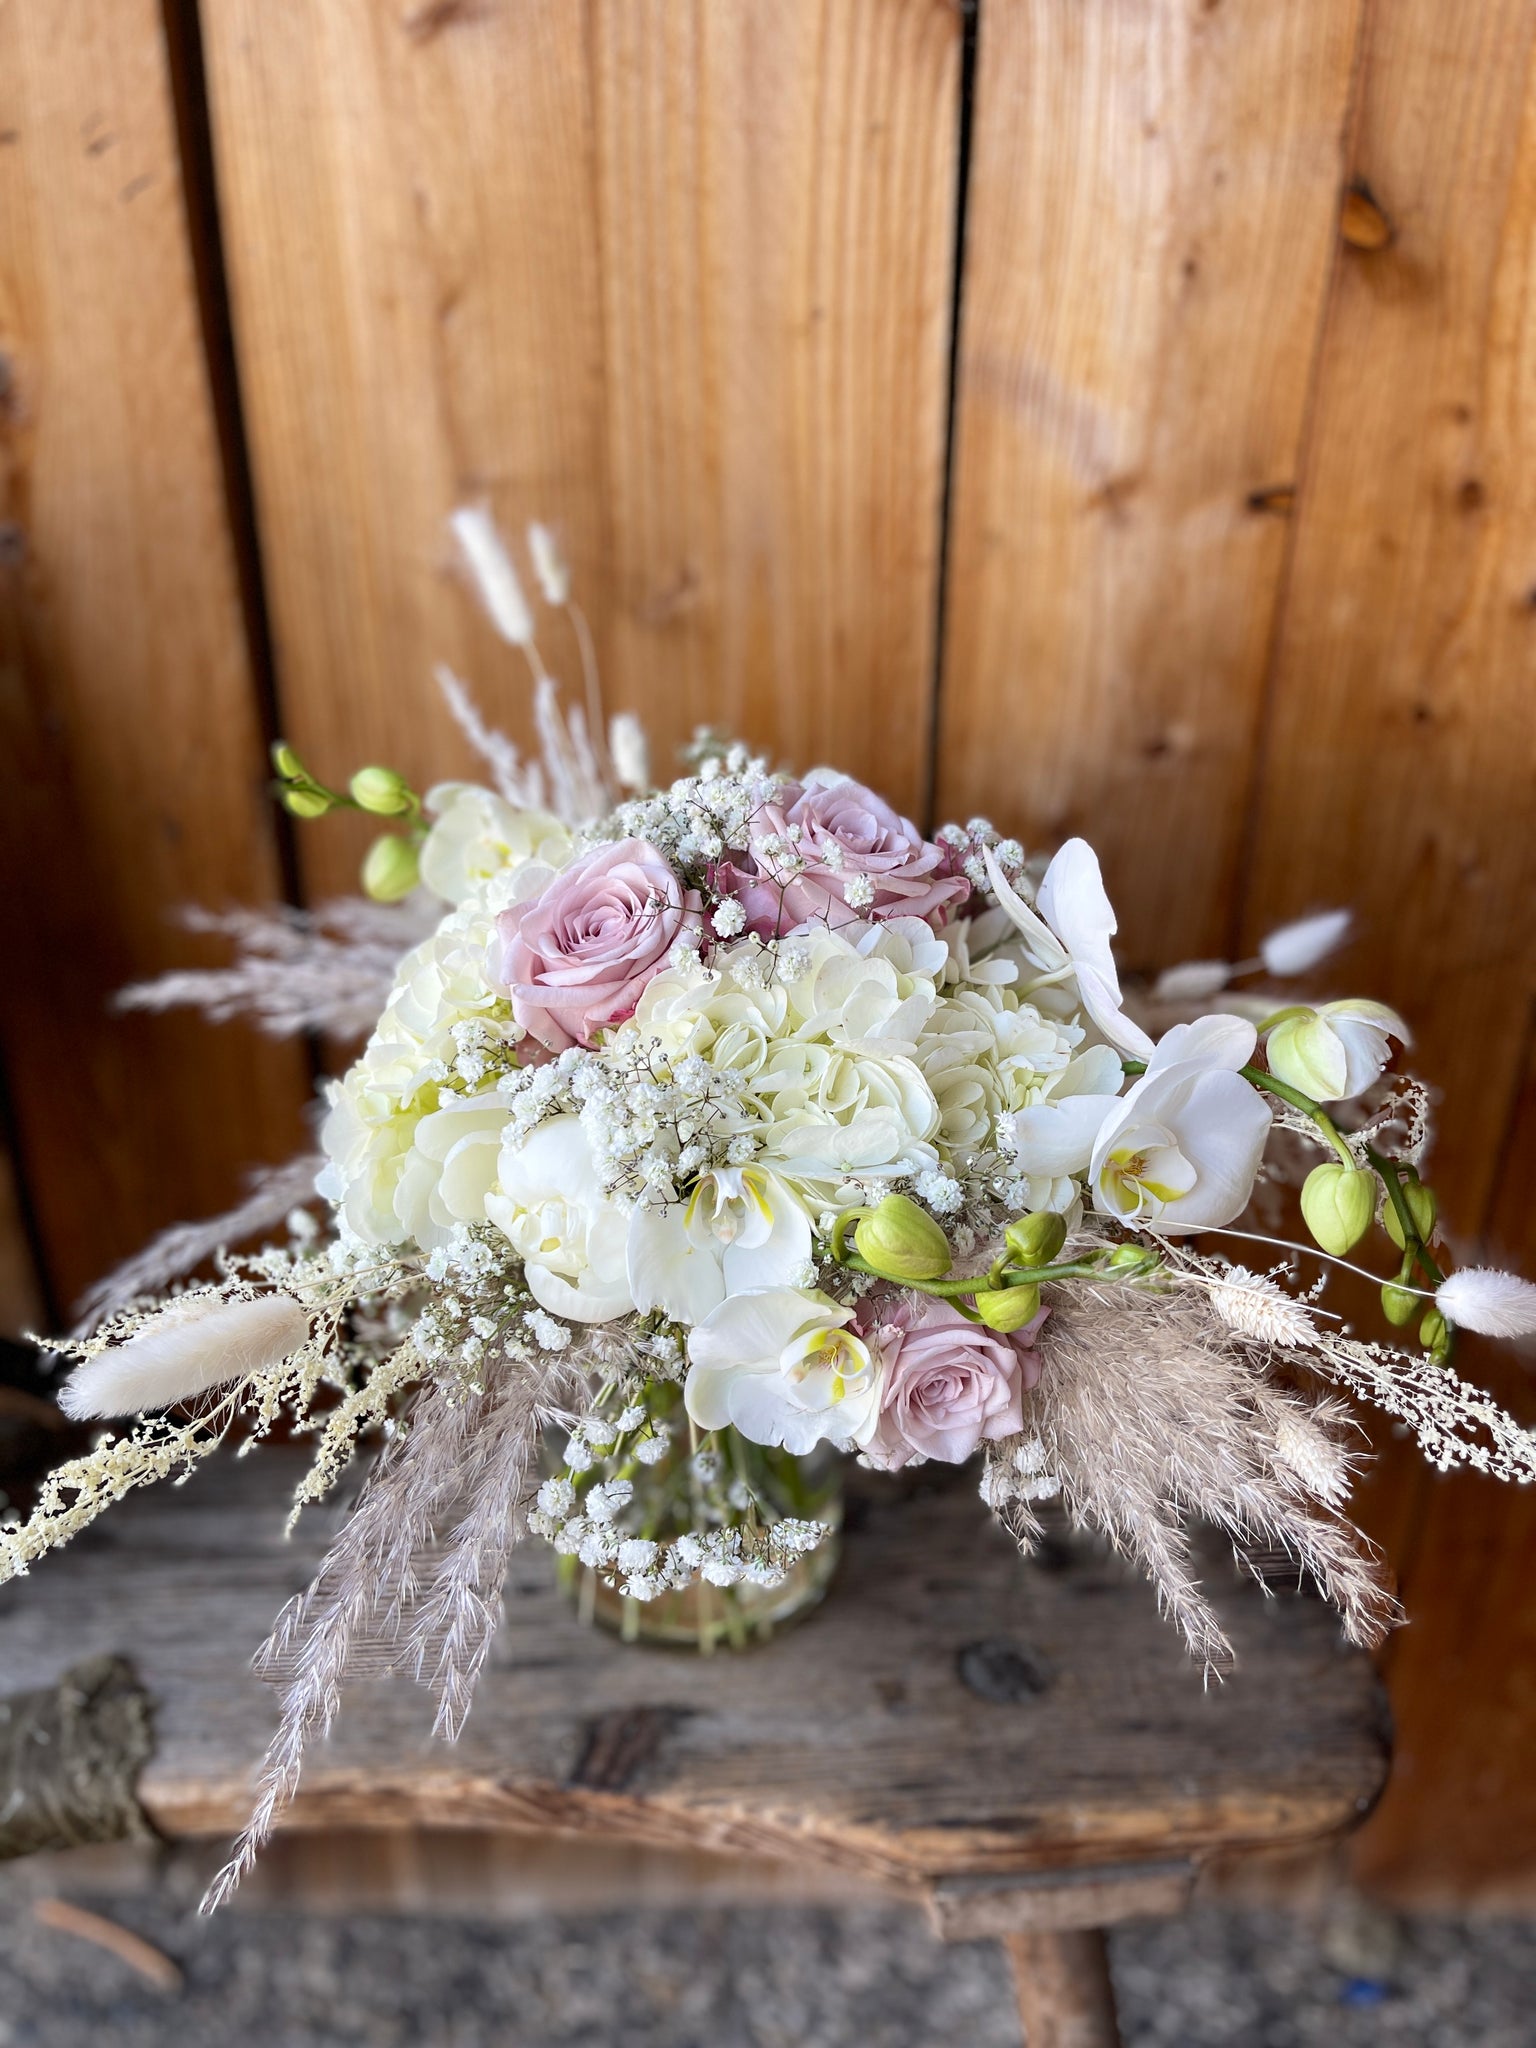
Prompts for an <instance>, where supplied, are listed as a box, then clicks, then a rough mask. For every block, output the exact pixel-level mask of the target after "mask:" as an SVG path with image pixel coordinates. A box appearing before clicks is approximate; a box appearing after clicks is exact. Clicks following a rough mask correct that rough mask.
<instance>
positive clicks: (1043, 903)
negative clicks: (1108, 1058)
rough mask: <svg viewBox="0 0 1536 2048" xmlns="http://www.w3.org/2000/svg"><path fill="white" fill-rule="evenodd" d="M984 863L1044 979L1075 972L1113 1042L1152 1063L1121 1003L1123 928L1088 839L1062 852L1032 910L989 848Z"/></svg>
mask: <svg viewBox="0 0 1536 2048" xmlns="http://www.w3.org/2000/svg"><path fill="white" fill-rule="evenodd" d="M984 857H985V859H986V864H987V875H988V877H989V879H990V881H991V884H992V893H993V894H994V895H995V896H996V898H997V900H998V902H999V903H1000V904H1001V905H1002V907H1003V909H1004V910H1005V911H1006V912H1007V913H1008V916H1009V917H1010V918H1011V919H1012V921H1013V923H1014V924H1015V925H1016V926H1017V928H1018V931H1019V935H1020V937H1021V938H1022V939H1023V941H1024V948H1025V951H1026V952H1027V953H1028V954H1029V957H1030V958H1031V959H1032V960H1033V961H1034V962H1035V964H1036V966H1037V967H1039V969H1040V970H1041V973H1042V974H1043V975H1045V976H1046V977H1047V978H1048V979H1049V980H1052V981H1058V980H1065V979H1066V978H1067V976H1068V975H1069V974H1070V975H1071V976H1072V977H1073V978H1074V979H1075V980H1076V982H1077V991H1078V994H1079V995H1080V996H1081V998H1082V1003H1083V1008H1084V1009H1085V1010H1086V1011H1087V1012H1088V1015H1089V1016H1090V1017H1091V1018H1092V1019H1093V1021H1094V1023H1095V1024H1096V1025H1097V1026H1098V1028H1099V1030H1100V1031H1101V1032H1102V1033H1103V1034H1104V1036H1105V1037H1106V1038H1107V1039H1108V1040H1109V1042H1110V1044H1111V1045H1113V1046H1116V1047H1118V1048H1119V1050H1120V1051H1121V1052H1123V1053H1129V1054H1130V1055H1131V1057H1132V1058H1133V1059H1138V1060H1144V1059H1146V1058H1147V1056H1148V1055H1149V1054H1150V1052H1151V1051H1152V1041H1151V1039H1150V1038H1148V1036H1147V1034H1146V1032H1145V1031H1143V1030H1142V1028H1141V1026H1140V1025H1139V1024H1136V1023H1134V1022H1133V1021H1132V1020H1131V1019H1130V1018H1129V1017H1127V1016H1126V1014H1125V1011H1124V1009H1123V1007H1122V1004H1121V996H1120V976H1119V974H1118V972H1117V970H1116V968H1115V960H1114V955H1113V953H1112V952H1111V951H1110V945H1109V942H1110V940H1111V939H1112V938H1113V937H1114V935H1115V932H1116V930H1117V928H1118V927H1117V926H1116V923H1115V913H1114V910H1113V909H1112V908H1111V906H1110V901H1109V897H1108V896H1107V895H1106V893H1105V890H1104V877H1103V875H1102V874H1101V873H1100V871H1099V857H1098V855H1097V854H1096V853H1095V852H1094V850H1093V848H1092V847H1091V846H1090V845H1089V844H1088V842H1087V840H1086V839H1069V840H1068V841H1067V843H1066V844H1065V846H1063V847H1062V848H1061V849H1060V851H1059V852H1058V853H1057V854H1056V857H1055V858H1054V860H1052V862H1051V864H1050V866H1049V867H1048V868H1047V869H1046V871H1045V877H1044V879H1043V880H1042V882H1041V884H1040V887H1039V890H1038V892H1037V894H1036V898H1035V902H1036V906H1037V907H1036V908H1035V909H1033V910H1032V909H1031V908H1030V906H1029V905H1028V904H1027V903H1026V902H1025V901H1024V899H1023V897H1022V896H1020V895H1019V893H1018V891H1017V890H1016V889H1015V888H1014V887H1013V885H1012V883H1011V882H1010V881H1009V880H1008V877H1007V876H1006V875H1005V874H1004V873H1003V871H1002V869H1001V868H1000V867H999V866H998V864H997V860H996V857H995V856H994V854H993V852H992V849H991V848H990V847H987V848H986V849H985V850H984ZM1019 993H1020V994H1021V995H1022V994H1026V993H1027V990H1024V989H1021V990H1020V991H1019Z"/></svg>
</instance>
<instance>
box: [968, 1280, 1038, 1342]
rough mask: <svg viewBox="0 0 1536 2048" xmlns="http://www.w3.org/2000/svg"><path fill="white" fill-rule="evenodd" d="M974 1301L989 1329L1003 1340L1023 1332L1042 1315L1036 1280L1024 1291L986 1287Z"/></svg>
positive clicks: (974, 1297) (1021, 1289) (1024, 1288)
mask: <svg viewBox="0 0 1536 2048" xmlns="http://www.w3.org/2000/svg"><path fill="white" fill-rule="evenodd" d="M972 1299H973V1300H974V1301H975V1304H976V1313H977V1315H979V1316H980V1317H981V1320H982V1321H983V1322H984V1323H985V1324H986V1326H987V1328H988V1329H989V1330H998V1331H1000V1332H1001V1333H1002V1334H1003V1335H1004V1336H1011V1335H1012V1333H1013V1332H1014V1331H1015V1330H1022V1329H1023V1327H1024V1325H1025V1324H1026V1323H1032V1322H1033V1321H1034V1320H1035V1317H1036V1316H1037V1315H1039V1313H1040V1288H1039V1286H1038V1284H1037V1283H1036V1282H1035V1281H1033V1280H1032V1281H1030V1282H1029V1284H1028V1285H1027V1286H1024V1287H984V1288H983V1289H982V1291H981V1293H980V1294H977V1295H974V1296H973V1297H972Z"/></svg>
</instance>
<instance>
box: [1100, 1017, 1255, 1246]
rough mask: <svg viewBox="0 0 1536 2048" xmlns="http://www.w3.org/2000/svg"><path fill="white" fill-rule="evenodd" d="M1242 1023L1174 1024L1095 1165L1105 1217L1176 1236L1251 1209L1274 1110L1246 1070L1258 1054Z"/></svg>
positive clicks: (1103, 1135)
mask: <svg viewBox="0 0 1536 2048" xmlns="http://www.w3.org/2000/svg"><path fill="white" fill-rule="evenodd" d="M1254 1044H1255V1032H1254V1028H1253V1026H1252V1024H1250V1023H1249V1022H1248V1021H1247V1019H1246V1018H1243V1017H1230V1016H1224V1015H1219V1014H1218V1015H1215V1016H1210V1017H1201V1018H1198V1019H1197V1020H1196V1021H1195V1022H1194V1023H1193V1024H1175V1025H1174V1027H1173V1029H1172V1030H1171V1031H1167V1032H1165V1033H1164V1034H1163V1036H1162V1038H1160V1039H1159V1040H1158V1043H1157V1045H1156V1047H1155V1048H1154V1050H1153V1053H1152V1057H1151V1059H1150V1060H1149V1061H1148V1062H1147V1071H1146V1072H1145V1074H1143V1075H1142V1077H1141V1079H1140V1080H1139V1081H1137V1082H1136V1084H1135V1086H1134V1087H1132V1088H1131V1090H1130V1091H1129V1093H1128V1094H1127V1095H1126V1096H1125V1097H1124V1098H1123V1099H1122V1100H1121V1101H1120V1102H1119V1103H1118V1104H1117V1105H1116V1107H1115V1109H1114V1111H1113V1113H1112V1114H1111V1115H1110V1116H1109V1117H1108V1118H1107V1120H1106V1121H1105V1123H1104V1124H1103V1125H1102V1126H1101V1128H1100V1130H1099V1133H1098V1136H1097V1137H1096V1138H1095V1140H1094V1145H1093V1156H1092V1158H1091V1159H1090V1160H1089V1163H1088V1172H1089V1182H1090V1185H1091V1186H1092V1189H1093V1205H1094V1207H1095V1208H1096V1209H1097V1210H1098V1212H1099V1214H1100V1215H1101V1216H1114V1217H1117V1218H1118V1219H1119V1220H1120V1221H1122V1222H1125V1223H1130V1224H1135V1225H1139V1226H1140V1227H1142V1228H1143V1229H1148V1230H1158V1231H1163V1232H1166V1233H1169V1234H1174V1233H1179V1232H1183V1231H1186V1230H1214V1229H1217V1228H1219V1227H1220V1226H1221V1225H1222V1224H1224V1223H1230V1222H1231V1221H1232V1219H1233V1218H1234V1217H1235V1216H1238V1215H1240V1214H1241V1213H1242V1211H1243V1209H1244V1208H1245V1206H1246V1205H1247V1201H1248V1197H1249V1195H1250V1194H1251V1193H1252V1192H1253V1182H1254V1176H1255V1175H1256V1174H1257V1172H1258V1168H1259V1161H1260V1159H1261V1158H1262V1157H1263V1154H1264V1146H1265V1142H1266V1140H1267V1139H1268V1137H1269V1127H1270V1110H1269V1105H1268V1103H1267V1102H1265V1100H1264V1098H1263V1097H1262V1096H1261V1095H1260V1094H1259V1092H1258V1090H1257V1089H1256V1088H1255V1087H1253V1085H1252V1084H1251V1083H1250V1082H1248V1081H1246V1080H1244V1079H1243V1077H1242V1075H1241V1074H1240V1073H1239V1072H1238V1069H1239V1068H1240V1067H1244V1066H1246V1065H1247V1064H1248V1062H1249V1060H1251V1059H1252V1057H1253V1050H1254Z"/></svg>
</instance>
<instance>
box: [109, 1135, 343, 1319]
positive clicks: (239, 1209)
mask: <svg viewBox="0 0 1536 2048" xmlns="http://www.w3.org/2000/svg"><path fill="white" fill-rule="evenodd" d="M324 1164H325V1161H324V1159H323V1158H322V1157H321V1156H320V1155H319V1154H318V1153H310V1152H305V1153H301V1154H300V1155H299V1157H298V1158H297V1159H290V1160H289V1161H288V1163H287V1165H286V1166H270V1167H266V1168H265V1169H263V1171H262V1172H260V1173H258V1174H255V1175H253V1176H252V1179H251V1184H250V1188H251V1191H250V1193H249V1194H248V1195H247V1196H246V1198H245V1200H244V1201H243V1202H241V1203H239V1204H237V1206H236V1207H235V1208H233V1209H227V1210H226V1211H225V1212H224V1214H223V1215H222V1216H213V1217H210V1218H209V1219H208V1220H207V1221H206V1222H204V1223H173V1224H172V1225H171V1227H170V1229H169V1230H162V1231H161V1233H160V1235H159V1236H158V1237H155V1238H151V1239H150V1241H149V1243H148V1244H147V1245H145V1247H144V1249H143V1250H142V1251H139V1252H135V1253H134V1255H133V1257H132V1258H131V1259H125V1260H124V1261H123V1263H122V1264H121V1265H120V1266H114V1267H113V1269H112V1271H111V1272H110V1273H108V1274H106V1275H105V1277H104V1278H102V1279H100V1280H98V1281H97V1282H96V1284H95V1286H94V1287H92V1288H90V1289H88V1290H87V1292H86V1293H85V1294H83V1295H82V1296H81V1297H80V1300H79V1301H78V1302H77V1303H76V1305H75V1313H76V1315H77V1317H78V1318H79V1320H78V1321H77V1322H76V1324H75V1328H74V1331H73V1332H72V1334H73V1335H74V1336H76V1337H84V1336H87V1335H89V1333H90V1332H91V1331H92V1330H94V1329H95V1328H96V1327H97V1325H98V1324H99V1323H101V1322H102V1321H103V1320H104V1319H105V1318H106V1317H107V1316H109V1315H111V1314H112V1313H113V1312H114V1310H116V1309H119V1308H122V1307H123V1306H124V1305H125V1304H126V1303H128V1302H130V1301H138V1300H141V1299H142V1298H143V1297H144V1296H146V1295H151V1294H160V1293H163V1292H164V1290H165V1289H166V1288H167V1287H169V1286H170V1285H171V1283H172V1281H175V1280H180V1279H182V1278H183V1277H184V1276H185V1275H186V1274H188V1273H190V1272H191V1271H192V1270H193V1269H194V1268H195V1267H197V1266H200V1265H201V1264H202V1263H203V1261H204V1260H205V1259H211V1258H212V1257H213V1255H214V1253H215V1252H219V1251H223V1250H224V1249H225V1248H226V1247H227V1246H229V1245H235V1244H243V1243H244V1242H245V1241H246V1240H247V1239H249V1238H253V1237H255V1236H257V1235H258V1233H260V1232H261V1231H264V1230H270V1229H272V1228H273V1227H274V1226H275V1225H277V1224H279V1223H281V1222H282V1220H283V1218H284V1217H285V1216H287V1215H288V1214H289V1212H290V1211H291V1210H293V1209H297V1208H302V1207H303V1206H304V1204H305V1203H306V1202H312V1201H313V1200H314V1199H315V1175H316V1174H317V1173H318V1172H319V1171H320V1169H321V1167H322V1166H323V1165H324Z"/></svg>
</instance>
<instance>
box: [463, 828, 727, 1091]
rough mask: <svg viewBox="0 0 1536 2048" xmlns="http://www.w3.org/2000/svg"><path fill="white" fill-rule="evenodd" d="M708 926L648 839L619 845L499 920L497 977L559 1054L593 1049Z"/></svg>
mask: <svg viewBox="0 0 1536 2048" xmlns="http://www.w3.org/2000/svg"><path fill="white" fill-rule="evenodd" d="M699 923H700V903H699V896H698V891H697V890H694V889H684V887H683V885H682V883H681V882H680V881H679V880H678V878H677V876H676V875H675V874H674V873H673V871H672V869H671V868H670V867H669V866H668V865H667V862H666V860H665V859H664V857H663V856H662V855H661V854H660V853H659V852H658V851H657V850H656V848H655V847H654V846H652V845H651V844H650V843H649V842H648V841H647V840H644V839H621V840H620V841H619V842H618V844H617V845H615V846H599V847H597V848H595V849H594V850H593V851H592V852H591V853H587V854H583V855H582V857H581V858H580V859H579V860H576V861H573V862H572V863H571V865H570V866H569V867H568V868H566V869H565V870H564V871H563V872H562V873H561V874H558V875H557V876H556V877H555V879H554V880H553V881H552V882H551V883H550V884H549V886H548V887H547V888H546V889H544V890H542V891H541V892H540V894H539V895H537V896H535V897H533V898H532V899H531V900H530V901H528V902H526V903H515V904H513V905H512V907H511V908H510V909H509V910H504V911H502V913H501V915H500V916H499V917H498V918H497V920H496V942H495V946H494V949H493V979H494V980H495V981H496V982H497V984H498V986H500V987H502V988H505V989H508V990H510V992H511V997H512V1014H513V1016H514V1017H515V1018H516V1019H517V1021H518V1023H519V1024H521V1025H522V1027H523V1029H524V1030H525V1031H526V1032H528V1033H529V1034H530V1036H532V1037H534V1038H536V1039H538V1040H539V1042H540V1044H542V1045H545V1046H547V1047H548V1048H549V1049H550V1051H551V1052H564V1051H565V1050H566V1048H567V1047H568V1046H572V1045H586V1046H590V1045H591V1044H592V1043H593V1042H594V1040H595V1039H596V1037H597V1034H598V1033H599V1032H600V1031H602V1030H604V1029H605V1028H606V1027H607V1026H609V1025H612V1024H621V1023H622V1022H623V1021H624V1019H625V1018H626V1017H629V1016H632V1015H633V1013H634V1008H635V1005H636V1003H637V1002H639V1000H640V995H641V992H642V990H643V989H644V988H645V985H646V983H647V982H648V981H649V980H650V979H651V977H652V976H653V975H654V974H655V973H656V972H657V971H658V969H659V968H661V967H662V966H664V965H665V963H666V959H667V956H668V954H669V953H670V952H671V951H672V948H673V947H674V946H675V945H676V943H677V941H678V940H679V939H680V938H682V937H683V936H685V934H686V933H688V932H689V931H696V930H698V928H699Z"/></svg>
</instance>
